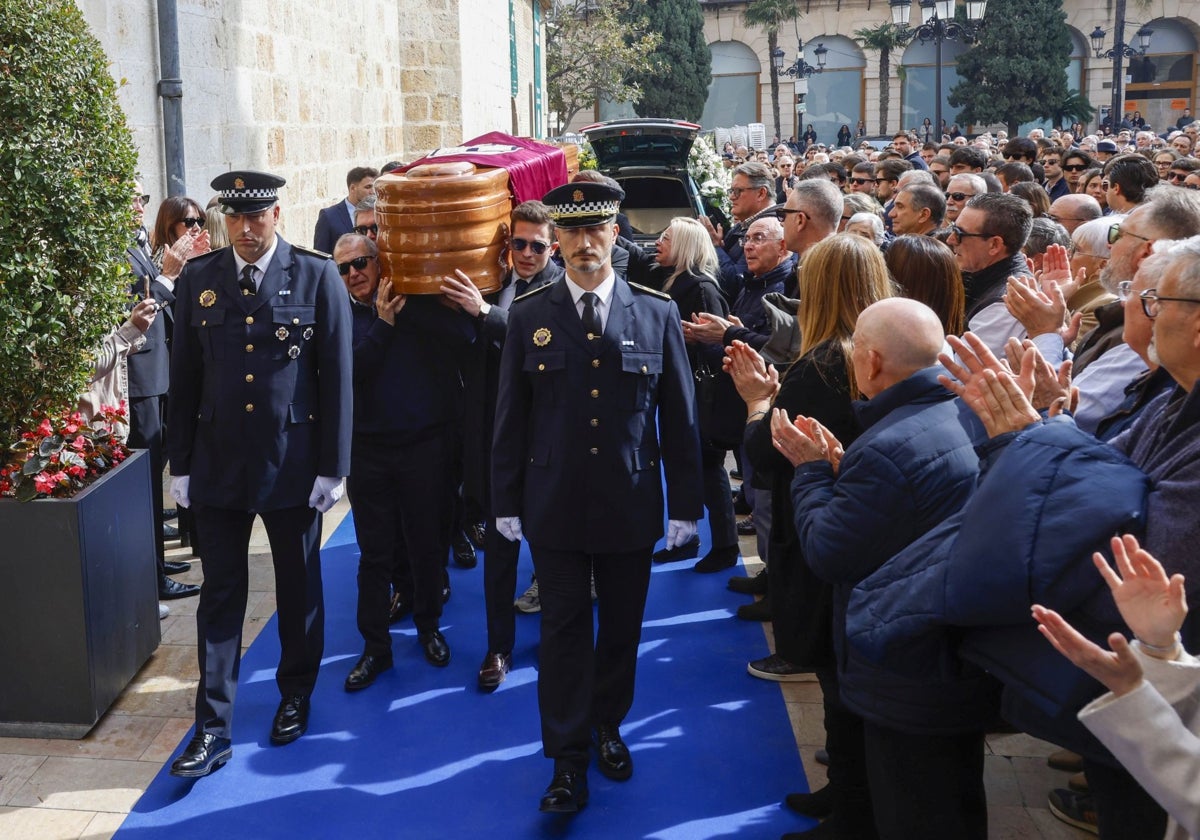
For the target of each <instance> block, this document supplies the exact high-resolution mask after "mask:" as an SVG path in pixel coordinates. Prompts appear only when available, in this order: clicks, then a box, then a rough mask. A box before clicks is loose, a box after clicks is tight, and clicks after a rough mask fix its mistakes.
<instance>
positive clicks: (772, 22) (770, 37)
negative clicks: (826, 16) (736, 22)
mask: <svg viewBox="0 0 1200 840" xmlns="http://www.w3.org/2000/svg"><path fill="white" fill-rule="evenodd" d="M799 16H800V12H799V10H798V9H797V8H796V0H750V2H749V3H747V4H746V11H745V12H744V13H743V16H742V19H743V21H744V22H745V24H746V26H758V27H761V28H762V29H764V30H766V33H767V65H768V66H769V67H770V68H771V108H772V110H773V111H774V116H775V136H776V137H783V132H781V131H780V130H779V71H778V70H776V69H775V58H774V53H775V50H776V48H778V46H779V26H780V24H782V23H783V22H784V21H789V20H795V19H796V18H798V17H799Z"/></svg>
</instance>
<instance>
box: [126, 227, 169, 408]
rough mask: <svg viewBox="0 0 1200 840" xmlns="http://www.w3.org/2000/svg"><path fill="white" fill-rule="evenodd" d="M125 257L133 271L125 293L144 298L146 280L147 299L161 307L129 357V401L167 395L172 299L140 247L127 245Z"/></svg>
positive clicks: (152, 264) (135, 297) (137, 298)
mask: <svg viewBox="0 0 1200 840" xmlns="http://www.w3.org/2000/svg"><path fill="white" fill-rule="evenodd" d="M125 255H126V257H127V258H128V259H129V267H130V268H132V269H133V276H134V281H133V284H132V285H131V286H130V287H129V292H130V294H131V295H132V296H133V299H134V301H140V300H145V299H146V289H147V282H146V281H147V280H149V281H150V282H149V289H150V294H151V296H153V297H154V299H155V300H157V301H158V302H159V303H160V304H162V305H163V307H164V308H163V309H162V310H160V311H159V313H158V317H156V318H155V319H154V323H152V324H151V325H150V329H148V330H146V343H145V344H143V345H142V347H141V349H140V350H138V351H136V352H133V353H130V354H129V357H128V367H129V398H130V399H138V398H140V397H160V396H162V395H163V394H165V393H167V387H168V384H169V383H170V381H171V380H170V371H171V359H170V347H169V341H170V338H171V320H172V318H173V313H172V310H171V305H172V304H173V303H174V302H175V296H174V295H173V294H172V293H171V292H170V291H169V290H168V289H167V287H166V286H164V285H163V284H162V283H160V282H159V280H158V269H157V268H155V267H154V263H153V262H151V261H150V258H149V257H147V256H146V254H145V253H144V252H143V251H142V249H141V248H139V247H137V246H136V245H133V246H130V247H129V248H128V249H126V251H125Z"/></svg>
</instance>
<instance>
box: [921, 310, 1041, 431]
mask: <svg viewBox="0 0 1200 840" xmlns="http://www.w3.org/2000/svg"><path fill="white" fill-rule="evenodd" d="M946 340H947V341H948V342H949V343H950V346H951V348H953V350H954V352H955V354H956V355H957V356H958V359H959V360H960V361H961V362H962V364H959V363H958V362H956V361H955V360H954V359H952V358H951V357H949V356H947V355H946V354H944V353H943V354H942V355H940V356H939V357H938V360H939V361H940V362H941V363H942V365H943V366H944V367H945V368H946V370H948V371H949V372H950V373H951V375H952V376H953V377H954V378H953V379H951V378H950V377H948V376H939V377H938V381H939V382H941V383H942V385H944V386H945V387H946V388H947V389H949V390H951V391H953V392H954V393H955V394H957V395H958V396H959V397H960V398H961V399H962V400H963V402H965V403H966V404H967V405H968V406H969V407H970V408H971V410H972V411H974V412H975V413H976V414H977V415H978V416H979V419H980V420H981V421H983V425H984V428H985V429H986V430H987V433H988V437H993V438H994V437H997V436H998V435H1002V434H1004V433H1006V432H1013V431H1019V430H1021V429H1024V428H1025V427H1026V426H1028V425H1030V424H1031V423H1036V422H1037V421H1038V420H1040V419H1041V415H1039V414H1038V413H1037V411H1036V410H1035V409H1034V407H1033V405H1032V404H1031V403H1030V402H1029V398H1030V397H1031V396H1032V394H1033V386H1034V373H1033V363H1034V361H1035V359H1036V357H1035V356H1034V354H1032V353H1026V354H1025V355H1024V358H1023V360H1022V365H1021V371H1020V373H1019V374H1018V375H1017V376H1014V375H1013V374H1012V371H1011V370H1010V369H1009V367H1008V365H1007V364H1006V363H1004V362H1001V361H999V360H998V359H997V358H996V357H995V355H994V354H993V353H992V351H991V350H989V349H988V347H987V345H986V344H984V343H983V341H981V340H980V339H979V337H978V336H976V335H974V334H973V333H966V334H965V335H964V336H963V337H962V338H961V339H960V338H958V337H957V336H953V335H950V336H946Z"/></svg>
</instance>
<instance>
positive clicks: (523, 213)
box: [442, 201, 563, 692]
mask: <svg viewBox="0 0 1200 840" xmlns="http://www.w3.org/2000/svg"><path fill="white" fill-rule="evenodd" d="M509 221H510V222H511V230H512V236H511V237H510V238H509V240H508V247H509V253H511V254H512V262H513V267H512V270H511V271H510V272H509V273H508V274H507V276H506V277H505V278H504V285H503V287H502V288H501V289H500V291H498V292H493V293H492V294H489V295H487V296H486V297H485V296H484V295H481V294H480V293H479V289H477V288H476V287H475V286H474V285H473V284H472V283H471V282H470V281H469V280H467V279H465V275H463V276H460V277H447V278H446V279H445V285H443V286H442V292H443V293H444V294H445V295H446V296H447V297H449V298H450V299H451V300H453V301H454V302H455V303H457V304H458V305H459V306H460V307H461V308H462V310H463V312H465V313H467V314H468V315H470V316H472V317H473V318H475V319H476V321H477V323H478V324H479V330H480V337H479V341H478V342H476V345H475V347H474V348H473V350H474V352H472V353H470V354H469V355H468V356H467V357H466V358H465V359H464V360H463V382H464V384H465V385H466V390H467V412H466V418H465V422H464V426H465V432H464V434H463V438H464V441H465V445H464V452H463V463H464V470H465V475H466V481H465V485H466V492H465V494H464V495H465V496H466V501H467V505H468V511H469V512H471V509H472V508H476V509H478V510H480V511H481V512H482V514H483V516H482V518H483V520H484V521H485V522H487V521H490V520H491V515H490V513H489V512H490V511H491V507H492V506H491V501H490V499H489V496H490V494H491V481H490V479H491V475H490V474H491V460H492V459H491V445H490V444H491V437H492V436H491V431H492V430H493V429H494V428H495V426H496V392H497V388H498V387H499V380H500V351H501V350H502V349H503V347H504V337H505V335H507V333H508V310H509V308H510V307H511V306H512V303H513V301H514V300H515V299H516V298H518V297H520V296H521V295H523V294H525V293H526V292H530V291H533V290H535V289H540V288H541V287H542V286H545V285H548V284H550V283H554V282H557V281H558V280H559V279H561V278H562V276H563V269H562V267H561V266H559V265H557V264H556V263H553V262H551V261H550V257H551V255H553V253H554V251H555V249H556V248H557V247H558V246H557V245H555V243H554V220H553V219H551V218H550V211H549V209H548V208H547V207H546V205H544V204H542V202H540V201H525V202H522V203H521V204H518V205H517V206H516V207H514V208H513V211H512V216H511V218H510V220H509ZM520 549H521V543H520V541H519V540H518V541H516V542H514V541H512V540H510V539H507V538H505V537H504V536H502V535H501V534H499V533H498V532H497V531H496V529H495V528H494V527H493V528H488V529H487V533H486V535H485V536H484V549H483V597H484V604H485V607H486V609H487V634H488V648H487V654H486V655H485V656H484V657H483V662H482V663H481V664H480V666H479V678H478V683H479V690H480V691H485V692H486V691H495V690H496V688H497V686H499V685H500V683H502V682H504V678H505V676H507V675H508V670H509V668H510V667H511V666H512V649H513V644H514V642H515V641H516V635H517V621H516V615H515V614H514V613H513V594H514V591H515V589H516V585H517V561H518V556H519V554H520Z"/></svg>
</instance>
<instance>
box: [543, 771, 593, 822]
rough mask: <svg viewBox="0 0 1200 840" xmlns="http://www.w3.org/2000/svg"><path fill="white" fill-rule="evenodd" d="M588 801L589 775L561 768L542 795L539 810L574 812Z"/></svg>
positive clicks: (555, 812) (579, 809)
mask: <svg viewBox="0 0 1200 840" xmlns="http://www.w3.org/2000/svg"><path fill="white" fill-rule="evenodd" d="M587 803H588V787H587V775H586V774H584V773H575V772H572V771H570V770H559V771H556V772H555V773H554V778H553V779H551V780H550V786H549V787H548V788H546V792H545V793H544V794H543V795H542V804H541V806H540V807H539V809H538V810H540V811H543V812H547V813H551V814H574V813H576V812H577V811H581V810H583V808H584V806H586V805H587Z"/></svg>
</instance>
